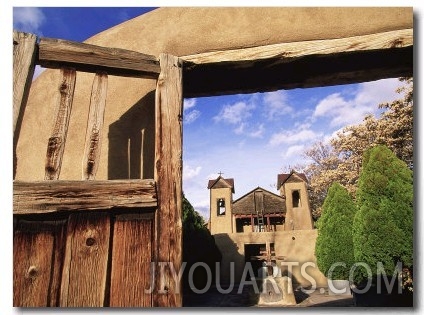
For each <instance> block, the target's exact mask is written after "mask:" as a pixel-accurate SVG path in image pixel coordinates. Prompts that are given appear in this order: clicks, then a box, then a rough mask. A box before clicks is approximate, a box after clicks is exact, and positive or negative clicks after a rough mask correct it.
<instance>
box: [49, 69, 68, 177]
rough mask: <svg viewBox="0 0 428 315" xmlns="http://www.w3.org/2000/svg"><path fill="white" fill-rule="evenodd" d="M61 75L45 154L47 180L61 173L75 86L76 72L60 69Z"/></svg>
mask: <svg viewBox="0 0 428 315" xmlns="http://www.w3.org/2000/svg"><path fill="white" fill-rule="evenodd" d="M61 74H62V79H61V83H60V86H59V94H60V96H59V104H58V105H57V110H56V116H55V117H56V119H55V122H54V127H53V130H52V134H51V136H50V138H49V141H48V148H47V152H46V162H45V179H47V180H55V179H58V178H59V173H60V172H61V164H62V156H63V154H64V148H65V141H66V139H67V131H68V123H69V122H70V115H71V107H72V105H73V97H74V87H75V85H76V71H75V70H74V69H68V68H62V69H61Z"/></svg>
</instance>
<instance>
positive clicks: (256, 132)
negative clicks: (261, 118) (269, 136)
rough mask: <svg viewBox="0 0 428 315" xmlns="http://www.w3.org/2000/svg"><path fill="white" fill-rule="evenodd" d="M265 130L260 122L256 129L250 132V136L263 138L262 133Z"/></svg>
mask: <svg viewBox="0 0 428 315" xmlns="http://www.w3.org/2000/svg"><path fill="white" fill-rule="evenodd" d="M264 132H265V127H264V125H263V124H260V125H259V127H258V128H257V130H254V131H253V132H250V137H251V138H263V134H264Z"/></svg>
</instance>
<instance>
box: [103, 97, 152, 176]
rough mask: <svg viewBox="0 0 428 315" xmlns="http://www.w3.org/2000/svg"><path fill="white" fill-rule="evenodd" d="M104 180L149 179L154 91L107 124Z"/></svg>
mask: <svg viewBox="0 0 428 315" xmlns="http://www.w3.org/2000/svg"><path fill="white" fill-rule="evenodd" d="M108 138H109V141H108V142H109V148H108V179H141V178H144V179H152V178H154V159H155V91H151V92H149V93H148V94H146V95H145V96H144V97H143V98H142V99H140V100H139V101H138V102H137V103H136V104H135V105H134V106H132V107H131V108H130V109H129V110H128V111H127V112H126V113H125V114H123V115H122V116H121V117H120V118H119V120H117V121H116V122H114V123H112V124H111V125H110V126H109V133H108Z"/></svg>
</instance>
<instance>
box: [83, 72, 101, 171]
mask: <svg viewBox="0 0 428 315" xmlns="http://www.w3.org/2000/svg"><path fill="white" fill-rule="evenodd" d="M106 99H107V74H106V73H97V74H96V75H95V78H94V82H93V83H92V92H91V105H90V107H89V114H88V124H87V127H86V139H85V150H84V153H83V161H82V172H83V175H82V176H83V179H95V175H96V173H97V170H98V165H99V160H100V152H101V139H102V137H101V132H102V129H103V124H104V111H105V108H106Z"/></svg>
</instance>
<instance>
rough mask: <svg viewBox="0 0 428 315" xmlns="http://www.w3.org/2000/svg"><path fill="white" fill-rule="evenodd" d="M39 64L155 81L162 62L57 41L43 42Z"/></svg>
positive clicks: (125, 52) (126, 52) (97, 47)
mask: <svg viewBox="0 0 428 315" xmlns="http://www.w3.org/2000/svg"><path fill="white" fill-rule="evenodd" d="M39 63H40V65H42V66H43V67H46V68H60V67H63V66H68V67H73V68H75V69H76V70H78V71H84V72H97V71H104V72H106V73H108V74H110V75H119V76H131V77H142V78H154V79H156V78H157V77H158V75H159V72H160V67H159V62H158V61H157V59H156V57H154V56H151V55H146V54H142V53H139V52H136V51H130V50H125V49H120V48H109V47H101V46H96V45H90V44H86V43H78V42H72V41H66V40H61V39H54V38H41V39H40V43H39Z"/></svg>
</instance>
